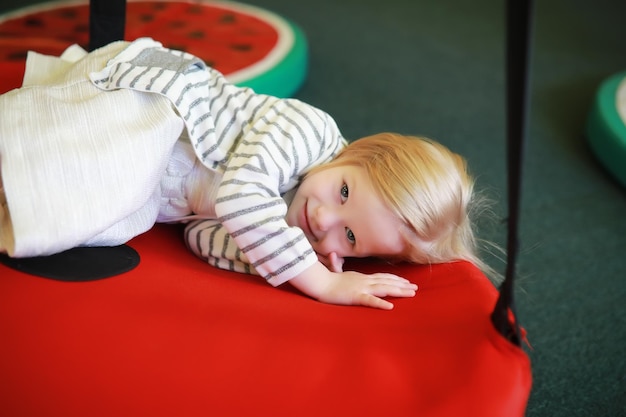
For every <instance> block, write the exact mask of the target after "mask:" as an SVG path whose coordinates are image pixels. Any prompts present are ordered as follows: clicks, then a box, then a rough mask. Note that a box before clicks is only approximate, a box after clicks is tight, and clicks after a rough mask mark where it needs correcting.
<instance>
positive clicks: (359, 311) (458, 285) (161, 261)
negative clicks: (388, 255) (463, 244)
mask: <svg viewBox="0 0 626 417" xmlns="http://www.w3.org/2000/svg"><path fill="white" fill-rule="evenodd" d="M129 245H130V246H131V247H133V248H134V249H136V250H137V251H138V252H139V254H140V256H141V262H140V264H139V266H138V267H137V268H136V269H134V270H132V271H130V272H127V273H124V274H122V275H119V276H116V277H112V278H108V279H103V280H98V281H91V282H84V283H68V282H60V281H53V280H48V279H45V278H39V277H34V276H30V275H26V274H23V273H21V272H17V271H13V270H9V269H8V268H7V267H5V266H4V265H0V276H1V277H2V278H1V279H0V334H2V343H1V344H0V374H1V375H2V378H0V410H1V411H3V413H2V415H7V416H65V417H68V416H92V417H95V416H139V415H150V416H173V415H181V416H196V415H220V416H226V415H236V416H252V415H273V416H295V415H298V416H331V415H337V416H384V415H393V416H412V415H415V414H414V411H415V410H424V411H423V412H421V413H420V415H425V416H429V415H439V416H444V415H451V416H452V415H482V416H488V415H494V416H495V415H505V414H497V412H496V413H493V414H491V413H488V412H486V413H485V412H484V411H485V410H484V409H483V407H485V405H487V404H491V403H494V402H495V403H494V404H493V405H490V406H489V407H493V408H494V410H495V411H498V410H499V411H502V410H501V409H499V408H498V407H502V405H503V404H498V401H499V400H497V396H495V397H494V396H493V394H494V392H497V391H498V386H499V385H500V383H501V381H510V380H511V379H512V378H513V379H515V380H517V379H520V381H521V382H522V383H521V384H519V390H520V394H521V395H519V397H521V398H520V400H519V404H518V406H521V407H523V404H524V402H523V399H524V392H525V391H524V389H525V388H527V387H528V384H529V381H525V379H527V376H526V375H525V374H524V372H522V370H523V368H524V367H523V366H521V365H520V364H522V365H523V364H527V359H526V356H525V355H524V354H523V353H522V352H521V351H519V350H518V349H517V348H514V347H513V346H512V345H510V344H509V343H508V342H507V341H505V340H504V339H503V338H501V337H499V335H497V334H496V332H495V331H494V330H493V327H492V326H491V324H490V321H489V314H490V312H491V309H492V308H493V304H494V302H495V298H496V291H495V289H493V287H492V286H491V284H490V283H489V282H488V281H487V279H486V278H485V277H484V276H483V275H482V273H480V272H479V271H478V270H477V269H475V268H474V267H473V266H472V265H470V264H468V263H454V264H447V265H437V266H433V267H428V266H423V267H416V266H406V265H405V266H399V267H395V268H392V267H390V266H387V267H383V266H381V265H376V264H371V263H367V262H365V261H361V262H359V264H358V265H356V267H357V269H361V270H364V271H367V270H373V269H378V270H379V269H381V268H382V269H386V270H390V271H394V272H397V273H400V274H402V275H404V276H406V277H408V278H410V279H411V280H412V281H413V282H415V283H417V284H418V285H419V287H420V289H419V291H418V294H417V296H416V297H415V298H413V299H399V300H396V301H395V304H396V306H395V309H394V310H392V311H381V310H374V309H368V308H361V307H341V306H332V305H326V304H322V303H319V302H316V301H314V300H311V299H308V298H306V297H304V296H302V295H300V294H299V293H297V292H296V291H295V290H292V289H290V288H289V287H288V286H285V287H284V288H272V287H271V286H269V285H267V284H266V283H265V282H263V281H262V280H261V279H260V278H258V277H253V276H247V275H242V274H236V273H230V272H226V271H221V270H216V269H214V268H212V267H210V266H208V265H206V264H204V263H203V262H202V261H201V260H199V259H197V258H195V257H194V256H193V255H192V254H191V253H189V252H188V251H187V250H186V248H185V247H184V244H183V241H182V235H181V230H180V228H179V227H175V226H163V225H161V226H157V227H156V228H154V229H153V230H151V231H150V232H148V233H146V234H144V235H142V236H139V237H137V238H135V239H134V240H132V241H131V242H130V243H129ZM475 350H478V351H479V352H481V354H480V355H479V356H478V357H476V355H475V353H476V351H475ZM494 352H498V356H497V359H498V360H493V358H491V356H492V355H489V353H494ZM502 352H504V355H502ZM483 355H486V357H483ZM468 358H470V359H471V360H467V359H468ZM511 358H513V359H515V360H514V361H512V362H513V364H514V365H515V366H513V367H512V366H511V365H512V364H511V363H510V362H511ZM451 376H458V379H456V378H451ZM450 385H452V386H453V387H454V388H453V389H452V390H450ZM463 387H466V388H470V387H471V388H472V389H459V388H463ZM507 401H508V400H507ZM442 404H444V405H445V404H447V405H446V407H448V408H450V410H449V411H450V413H451V414H446V413H447V411H446V413H443V414H441V407H442ZM473 407H474V408H476V410H475V411H477V410H480V412H478V411H477V412H476V414H474V413H472V409H473ZM477 407H480V408H477ZM507 407H510V404H508V405H507ZM429 409H430V412H428V410H429ZM507 409H508V408H507ZM461 411H462V412H461ZM459 413H460V414H459ZM510 415H517V414H515V413H513V414H510Z"/></svg>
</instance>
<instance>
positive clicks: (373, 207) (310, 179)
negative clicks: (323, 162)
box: [286, 165, 404, 257]
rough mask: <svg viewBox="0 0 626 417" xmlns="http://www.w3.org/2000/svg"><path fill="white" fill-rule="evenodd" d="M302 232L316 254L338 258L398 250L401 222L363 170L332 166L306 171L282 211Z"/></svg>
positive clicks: (399, 250) (382, 253)
mask: <svg viewBox="0 0 626 417" xmlns="http://www.w3.org/2000/svg"><path fill="white" fill-rule="evenodd" d="M286 220H287V223H288V224H289V225H290V226H296V227H299V228H301V229H302V230H303V231H304V234H305V236H306V238H307V239H308V240H309V242H311V245H312V246H313V249H314V250H315V252H317V253H318V254H320V255H324V256H328V255H329V254H330V253H331V252H335V253H336V254H337V255H338V256H340V257H367V256H385V255H387V256H390V255H397V254H400V253H401V252H402V250H403V247H404V245H403V240H402V237H401V235H400V233H399V230H400V228H401V222H400V220H399V219H398V218H396V217H395V216H394V215H393V213H392V212H391V211H390V210H389V209H387V207H386V206H385V205H384V204H383V202H382V201H381V200H380V198H379V197H378V195H377V194H376V192H375V190H374V188H373V186H372V184H371V181H370V180H369V178H368V176H367V174H366V172H365V170H364V169H363V168H360V167H356V166H350V165H347V166H336V167H332V168H327V169H323V170H320V171H317V172H314V173H313V174H310V175H308V176H307V177H306V178H305V179H304V181H303V182H302V184H300V187H299V188H298V190H297V192H296V194H295V196H294V198H293V201H292V203H291V205H290V206H289V210H288V212H287V216H286Z"/></svg>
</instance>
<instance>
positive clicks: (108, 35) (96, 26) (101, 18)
mask: <svg viewBox="0 0 626 417" xmlns="http://www.w3.org/2000/svg"><path fill="white" fill-rule="evenodd" d="M125 26H126V0H90V1H89V50H90V51H93V50H94V49H98V48H100V47H103V46H104V45H107V44H109V43H111V42H114V41H120V40H123V39H124V28H125Z"/></svg>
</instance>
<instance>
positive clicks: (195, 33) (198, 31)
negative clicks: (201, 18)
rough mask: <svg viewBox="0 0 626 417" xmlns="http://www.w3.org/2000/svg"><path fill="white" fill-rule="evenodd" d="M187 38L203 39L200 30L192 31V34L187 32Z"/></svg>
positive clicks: (202, 33)
mask: <svg viewBox="0 0 626 417" xmlns="http://www.w3.org/2000/svg"><path fill="white" fill-rule="evenodd" d="M187 37H188V38H189V39H204V32H202V31H201V30H194V31H193V32H189V33H188V34H187Z"/></svg>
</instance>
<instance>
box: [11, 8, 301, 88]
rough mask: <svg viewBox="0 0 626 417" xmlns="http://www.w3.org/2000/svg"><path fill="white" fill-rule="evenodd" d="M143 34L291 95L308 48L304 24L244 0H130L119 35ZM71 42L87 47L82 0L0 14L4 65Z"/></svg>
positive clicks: (243, 81)
mask: <svg viewBox="0 0 626 417" xmlns="http://www.w3.org/2000/svg"><path fill="white" fill-rule="evenodd" d="M142 36H149V37H152V38H154V39H156V40H158V41H160V42H162V43H163V44H164V46H166V47H168V48H172V49H179V50H184V51H187V52H189V53H191V54H194V55H196V56H198V57H199V58H201V59H203V60H204V61H205V62H207V64H209V65H211V66H212V67H214V68H216V69H218V70H220V71H221V72H222V73H224V74H225V75H227V77H228V79H229V80H230V81H231V82H233V83H235V84H238V85H242V86H248V87H252V88H254V90H255V91H256V92H258V93H265V94H272V95H275V96H279V97H288V96H291V95H292V94H293V93H294V92H295V91H296V90H297V89H298V88H299V87H300V85H301V84H302V82H303V81H304V79H305V76H306V69H307V53H308V51H307V44H306V38H305V36H304V34H303V33H302V31H301V30H300V29H299V28H298V27H297V26H296V25H295V24H293V23H292V22H290V21H289V20H287V19H285V18H283V17H281V16H279V15H277V14H275V13H272V12H270V11H267V10H265V9H261V8H258V7H254V6H250V5H244V4H241V3H234V2H215V1H211V2H208V1H158V0H156V1H155V0H150V1H129V2H128V3H127V6H126V32H125V39H127V40H134V39H137V38H139V37H142ZM73 43H77V44H79V45H81V46H82V47H83V48H84V49H86V50H88V44H89V3H87V2H85V1H82V2H76V1H70V2H68V1H60V2H52V3H44V4H43V5H37V6H33V7H27V8H24V9H20V10H17V11H15V12H12V13H8V14H5V15H3V16H0V63H2V64H3V65H7V64H8V65H11V63H13V64H14V66H19V65H23V62H24V60H25V58H26V52H27V51H28V50H35V51H37V52H40V53H43V54H49V55H57V56H58V55H60V54H61V53H62V52H63V51H64V50H65V49H66V48H67V47H68V46H69V45H71V44H73ZM13 72H14V73H15V71H13ZM13 75H14V76H15V74H13ZM15 81H16V80H13V82H14V83H15ZM17 81H18V83H19V79H18V80H17Z"/></svg>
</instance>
